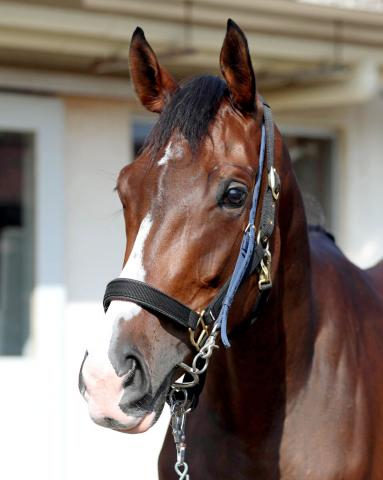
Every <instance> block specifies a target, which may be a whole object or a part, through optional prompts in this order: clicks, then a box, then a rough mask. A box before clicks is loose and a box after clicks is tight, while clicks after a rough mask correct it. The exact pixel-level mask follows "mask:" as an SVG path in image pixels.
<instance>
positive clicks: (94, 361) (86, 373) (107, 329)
mask: <svg viewBox="0 0 383 480" xmlns="http://www.w3.org/2000/svg"><path fill="white" fill-rule="evenodd" d="M151 226H152V219H151V216H150V213H149V214H147V215H146V216H145V218H144V219H143V220H142V223H141V225H140V228H139V230H138V233H137V237H136V240H135V242H134V245H133V249H132V251H131V254H130V256H129V259H128V261H127V262H126V265H125V267H124V269H123V270H122V272H121V274H120V277H123V278H124V277H125V278H132V279H134V280H140V281H144V280H145V276H146V272H145V268H144V264H143V256H144V246H145V242H146V239H147V237H148V235H149V232H150V229H151ZM140 311H141V307H139V306H138V305H136V304H135V303H131V302H124V301H112V302H111V304H110V306H109V308H108V311H107V313H106V315H105V316H102V318H100V319H99V321H98V322H95V323H96V325H94V327H95V328H92V338H91V339H90V342H89V344H88V349H87V350H88V357H87V358H86V360H85V363H84V366H83V378H84V382H85V385H86V388H87V393H86V398H87V400H88V404H89V410H90V414H91V416H92V417H93V418H96V417H100V418H101V417H102V416H105V417H108V416H110V417H113V418H117V414H118V420H119V421H120V422H121V423H123V418H124V415H125V414H123V412H122V410H119V407H118V404H119V402H120V400H121V397H122V395H123V387H122V382H121V378H119V377H118V376H117V374H116V372H115V371H114V368H113V366H112V364H111V362H110V360H109V356H108V350H109V345H110V341H111V339H112V334H113V329H114V328H115V326H116V327H117V325H118V324H119V322H120V321H121V320H123V321H129V320H131V319H132V318H133V317H135V316H136V315H138V313H139V312H140ZM128 423H129V422H128Z"/></svg>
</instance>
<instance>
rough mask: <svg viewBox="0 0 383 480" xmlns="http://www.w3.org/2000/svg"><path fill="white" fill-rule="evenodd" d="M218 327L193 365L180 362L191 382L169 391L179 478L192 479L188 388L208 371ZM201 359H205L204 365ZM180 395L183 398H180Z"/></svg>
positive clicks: (182, 383)
mask: <svg viewBox="0 0 383 480" xmlns="http://www.w3.org/2000/svg"><path fill="white" fill-rule="evenodd" d="M218 329H219V325H218V324H217V322H216V323H215V324H214V326H213V328H212V331H211V333H210V335H209V336H208V337H207V339H206V341H205V342H204V344H203V346H202V347H201V349H200V351H199V352H198V353H197V355H196V356H195V357H194V358H193V362H192V365H191V366H189V365H186V363H180V364H179V367H181V368H183V369H184V370H185V371H186V372H187V373H189V374H190V375H191V376H192V380H191V381H190V382H182V381H181V382H175V383H173V384H172V386H171V390H170V393H169V403H170V413H171V427H172V432H173V437H174V443H175V445H176V451H177V460H176V463H175V465H174V470H175V471H176V473H177V475H178V478H179V480H190V475H189V474H188V471H189V466H188V464H187V462H186V461H185V453H186V432H185V429H186V416H187V414H188V413H190V412H191V410H192V409H191V399H190V398H189V395H188V389H189V388H191V387H194V386H195V385H197V384H198V383H199V376H200V375H202V374H203V373H204V372H206V369H207V367H208V365H209V360H210V357H211V356H212V354H213V351H214V349H215V348H218V345H217V344H216V340H217V335H218ZM201 360H202V361H203V363H202V366H201ZM198 362H199V364H200V366H199V367H197V363H198ZM180 395H181V399H180V398H179V396H180Z"/></svg>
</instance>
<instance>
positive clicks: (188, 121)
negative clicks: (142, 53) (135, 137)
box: [144, 75, 229, 158]
mask: <svg viewBox="0 0 383 480" xmlns="http://www.w3.org/2000/svg"><path fill="white" fill-rule="evenodd" d="M228 95H229V91H228V88H227V85H226V83H225V82H224V81H223V80H222V79H221V78H219V77H216V76H213V75H202V76H199V77H194V78H191V79H189V80H187V81H186V82H185V83H183V84H181V85H180V88H179V89H178V90H177V91H176V92H175V93H174V94H173V96H172V97H171V98H170V100H169V102H168V104H167V105H166V107H165V109H164V110H163V112H162V113H161V114H160V116H159V119H158V121H157V123H156V124H155V125H154V127H153V129H152V131H151V133H150V134H149V136H148V138H147V140H146V142H145V145H144V148H148V150H149V151H150V153H151V156H152V158H155V157H156V156H157V154H158V153H159V152H160V151H161V150H163V149H164V148H165V147H166V145H167V144H168V142H169V140H170V137H171V136H172V134H173V132H174V131H178V132H179V133H180V134H182V136H183V137H184V138H185V139H186V140H187V142H188V144H189V146H190V149H191V151H192V153H193V154H194V153H195V152H196V151H197V150H198V147H199V145H200V143H201V141H202V140H203V138H204V137H205V136H206V135H207V133H208V129H209V125H210V123H211V122H212V121H213V120H214V118H215V116H216V114H217V111H218V109H219V107H220V105H221V102H222V100H223V98H225V97H227V96H228Z"/></svg>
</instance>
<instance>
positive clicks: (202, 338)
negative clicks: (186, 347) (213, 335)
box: [189, 310, 209, 352]
mask: <svg viewBox="0 0 383 480" xmlns="http://www.w3.org/2000/svg"><path fill="white" fill-rule="evenodd" d="M204 316H205V310H202V312H200V315H199V319H198V321H197V325H196V327H195V330H192V329H191V328H189V336H190V343H191V344H192V345H193V347H195V348H196V349H197V352H199V351H200V349H201V346H202V344H203V343H204V342H205V340H206V339H207V337H208V336H209V328H208V326H207V325H206V323H205V322H204V320H203V319H204ZM198 327H201V331H200V333H199V335H198V338H197V340H196V331H197V328H198Z"/></svg>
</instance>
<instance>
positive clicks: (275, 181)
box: [268, 167, 281, 200]
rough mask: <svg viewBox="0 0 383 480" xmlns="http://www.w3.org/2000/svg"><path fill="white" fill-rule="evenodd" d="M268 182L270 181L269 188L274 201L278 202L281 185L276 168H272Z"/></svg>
mask: <svg viewBox="0 0 383 480" xmlns="http://www.w3.org/2000/svg"><path fill="white" fill-rule="evenodd" d="M268 180H269V187H270V188H271V193H272V194H273V197H274V200H278V197H279V191H280V186H281V183H280V180H279V175H278V173H277V171H276V170H275V168H274V167H271V168H270V172H269V174H268Z"/></svg>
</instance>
